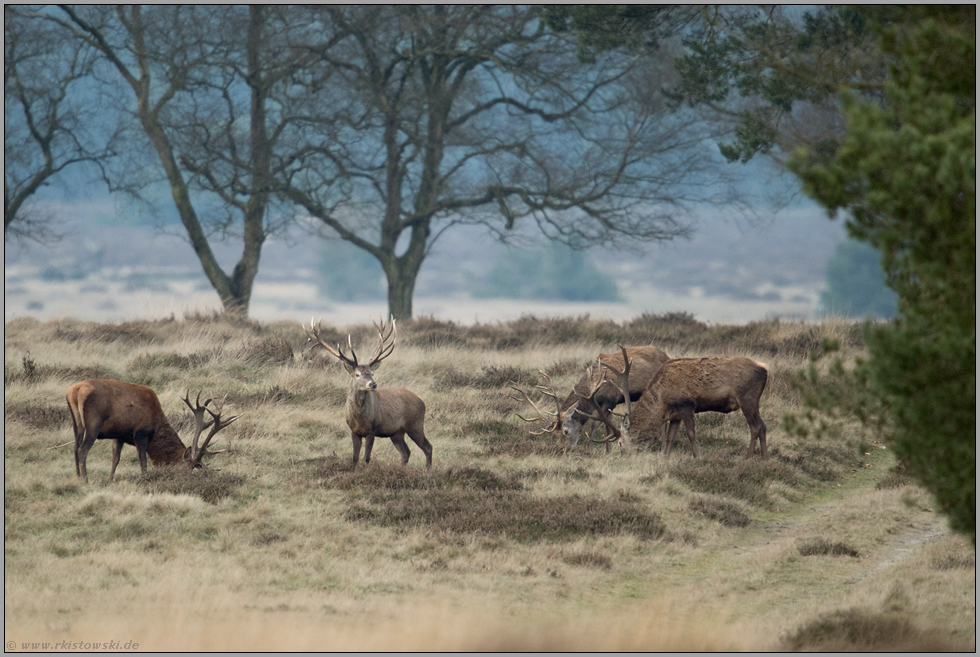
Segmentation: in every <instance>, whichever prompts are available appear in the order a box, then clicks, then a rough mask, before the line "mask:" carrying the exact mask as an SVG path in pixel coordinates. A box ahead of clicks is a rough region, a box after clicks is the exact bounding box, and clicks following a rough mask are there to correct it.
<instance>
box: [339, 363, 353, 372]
mask: <svg viewBox="0 0 980 657" xmlns="http://www.w3.org/2000/svg"><path fill="white" fill-rule="evenodd" d="M340 364H341V365H343V366H344V369H345V370H347V373H348V374H353V373H354V367H353V366H352V365H351V364H350V363H348V362H345V361H340Z"/></svg>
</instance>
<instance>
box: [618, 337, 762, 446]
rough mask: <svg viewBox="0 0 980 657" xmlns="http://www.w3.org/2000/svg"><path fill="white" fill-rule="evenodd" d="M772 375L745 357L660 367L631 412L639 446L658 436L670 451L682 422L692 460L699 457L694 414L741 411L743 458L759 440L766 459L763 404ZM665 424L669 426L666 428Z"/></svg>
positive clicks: (687, 361) (681, 360) (681, 361)
mask: <svg viewBox="0 0 980 657" xmlns="http://www.w3.org/2000/svg"><path fill="white" fill-rule="evenodd" d="M768 378H769V372H768V370H767V369H766V366H765V365H764V364H763V363H759V362H756V361H754V360H751V359H749V358H742V357H737V356H736V357H724V356H717V357H709V358H675V359H672V360H669V361H667V362H666V363H664V364H663V366H661V368H660V371H659V372H658V373H657V376H656V377H654V379H653V381H651V382H650V385H649V387H648V388H647V389H646V391H645V392H644V393H643V396H642V397H640V401H639V403H638V404H636V406H635V407H634V411H633V429H634V433H635V435H636V438H637V440H638V441H642V440H649V439H651V438H653V437H654V436H655V435H656V432H660V434H661V436H662V440H663V443H662V447H661V450H662V451H663V453H664V454H665V455H669V454H670V446H671V443H672V442H673V440H674V436H675V435H676V434H677V428H678V427H679V426H680V423H681V421H683V422H684V427H685V429H686V430H687V438H688V440H690V441H691V449H692V451H693V452H694V456H695V457H697V456H698V455H699V452H698V445H697V442H696V441H695V437H694V414H695V413H703V412H705V411H715V412H717V413H731V412H732V411H737V410H738V409H740V408H741V409H742V414H743V415H745V420H746V421H747V422H748V424H749V431H750V435H751V438H750V440H749V450H748V452H747V453H746V455H745V458H749V457H751V456H752V454H753V453H754V452H755V443H756V441H757V440H758V441H759V446H760V448H761V451H762V458H763V459H764V458H766V423H765V422H763V421H762V416H761V415H759V399H760V398H761V397H762V392H763V391H764V390H765V388H766V381H767V380H768ZM665 422H669V423H670V425H669V426H668V427H667V428H666V430H665V429H664V428H663V425H664V423H665Z"/></svg>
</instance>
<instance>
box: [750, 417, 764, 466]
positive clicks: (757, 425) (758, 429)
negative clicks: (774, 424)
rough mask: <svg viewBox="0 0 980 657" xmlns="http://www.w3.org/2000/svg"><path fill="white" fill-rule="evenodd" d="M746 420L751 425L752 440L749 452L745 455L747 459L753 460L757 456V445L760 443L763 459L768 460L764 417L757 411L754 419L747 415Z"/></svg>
mask: <svg viewBox="0 0 980 657" xmlns="http://www.w3.org/2000/svg"><path fill="white" fill-rule="evenodd" d="M745 419H746V420H747V421H748V423H749V431H750V434H751V438H750V439H749V451H748V452H747V453H746V454H745V458H747V459H748V458H752V455H753V454H755V443H756V441H757V440H758V441H759V449H760V450H761V452H762V458H763V460H765V458H766V423H765V422H763V421H762V416H761V415H759V411H756V412H755V414H754V415H753V416H752V417H749V415H748V414H746V416H745Z"/></svg>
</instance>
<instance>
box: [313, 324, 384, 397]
mask: <svg viewBox="0 0 980 657" xmlns="http://www.w3.org/2000/svg"><path fill="white" fill-rule="evenodd" d="M371 323H373V324H374V328H375V329H377V331H378V346H377V347H375V348H374V353H372V354H371V357H370V358H369V359H368V360H367V362H366V363H360V362H358V359H357V353H356V352H355V351H354V345H353V344H352V342H351V337H350V335H348V336H347V349H348V350H349V351H350V355H348V354H346V353H344V348H343V347H342V346H341V345H340V344H339V343H338V344H337V348H336V349H334V348H333V347H331V346H330V345H329V344H327V343H326V342H324V340H323V338H321V337H320V321H317V322H316V324H314V323H313V320H312V319H311V320H310V328H308V329H306V335H307V336H308V338H307V344H312V347H311V349H316V348H317V347H323V348H324V349H326V350H327V352H328V353H330V354H331V355H333V356H334V357H336V358H337V359H338V360H340V362H341V363H342V364H343V365H344V369H346V370H347V373H348V374H350V375H351V386H353V387H354V388H357V389H362V390H376V389H377V387H378V384H377V383H375V382H374V369H375V368H376V367H377V366H378V364H379V363H380V362H381V361H383V360H384V359H385V358H387V357H388V356H390V355H391V353H392V352H393V351H394V350H395V341H396V338H397V332H396V328H395V319H394V317H391V318H390V323H386V322H384V320H382V321H381V324H380V325H379V324H378V322H375V321H374V320H373V319H372V320H371Z"/></svg>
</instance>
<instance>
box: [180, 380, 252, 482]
mask: <svg viewBox="0 0 980 657" xmlns="http://www.w3.org/2000/svg"><path fill="white" fill-rule="evenodd" d="M183 401H184V403H185V404H187V408H189V409H191V413H193V415H194V421H195V423H196V425H197V427H196V430H195V432H194V440H193V441H192V442H191V455H190V462H191V463H192V464H193V465H195V466H196V465H198V464H200V462H201V458H203V456H204V454H205V452H206V451H207V448H208V445H210V444H211V439H212V438H214V435H215V434H216V433H218V432H219V431H221V430H222V429H224V428H225V427H227V426H228V425H229V424H231V423H232V422H234V421H235V420H237V419H238V418H240V417H241V415H233V416H231V417H230V418H228V419H227V420H222V419H221V408H222V406H223V404H222V405H219V404H218V403H217V402H215V409H214V410H211V409H210V408H208V405H209V404H210V403H211V401H212V400H211V399H208V400H207V401H205V402H204V403H203V404H202V403H201V393H200V392H199V393H197V399H195V400H194V403H193V404H191V400H190V391H189V390H188V391H187V392H185V393H184V399H183ZM205 411H207V412H208V413H210V414H211V418H212V419H211V420H208V421H207V422H205V421H204V412H205ZM209 427H210V428H211V431H209V432H208V435H207V438H205V439H204V444H203V445H201V446H200V447H198V446H197V441H198V439H199V438H200V437H201V433H202V432H203V431H204V430H205V429H207V428H209Z"/></svg>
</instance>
